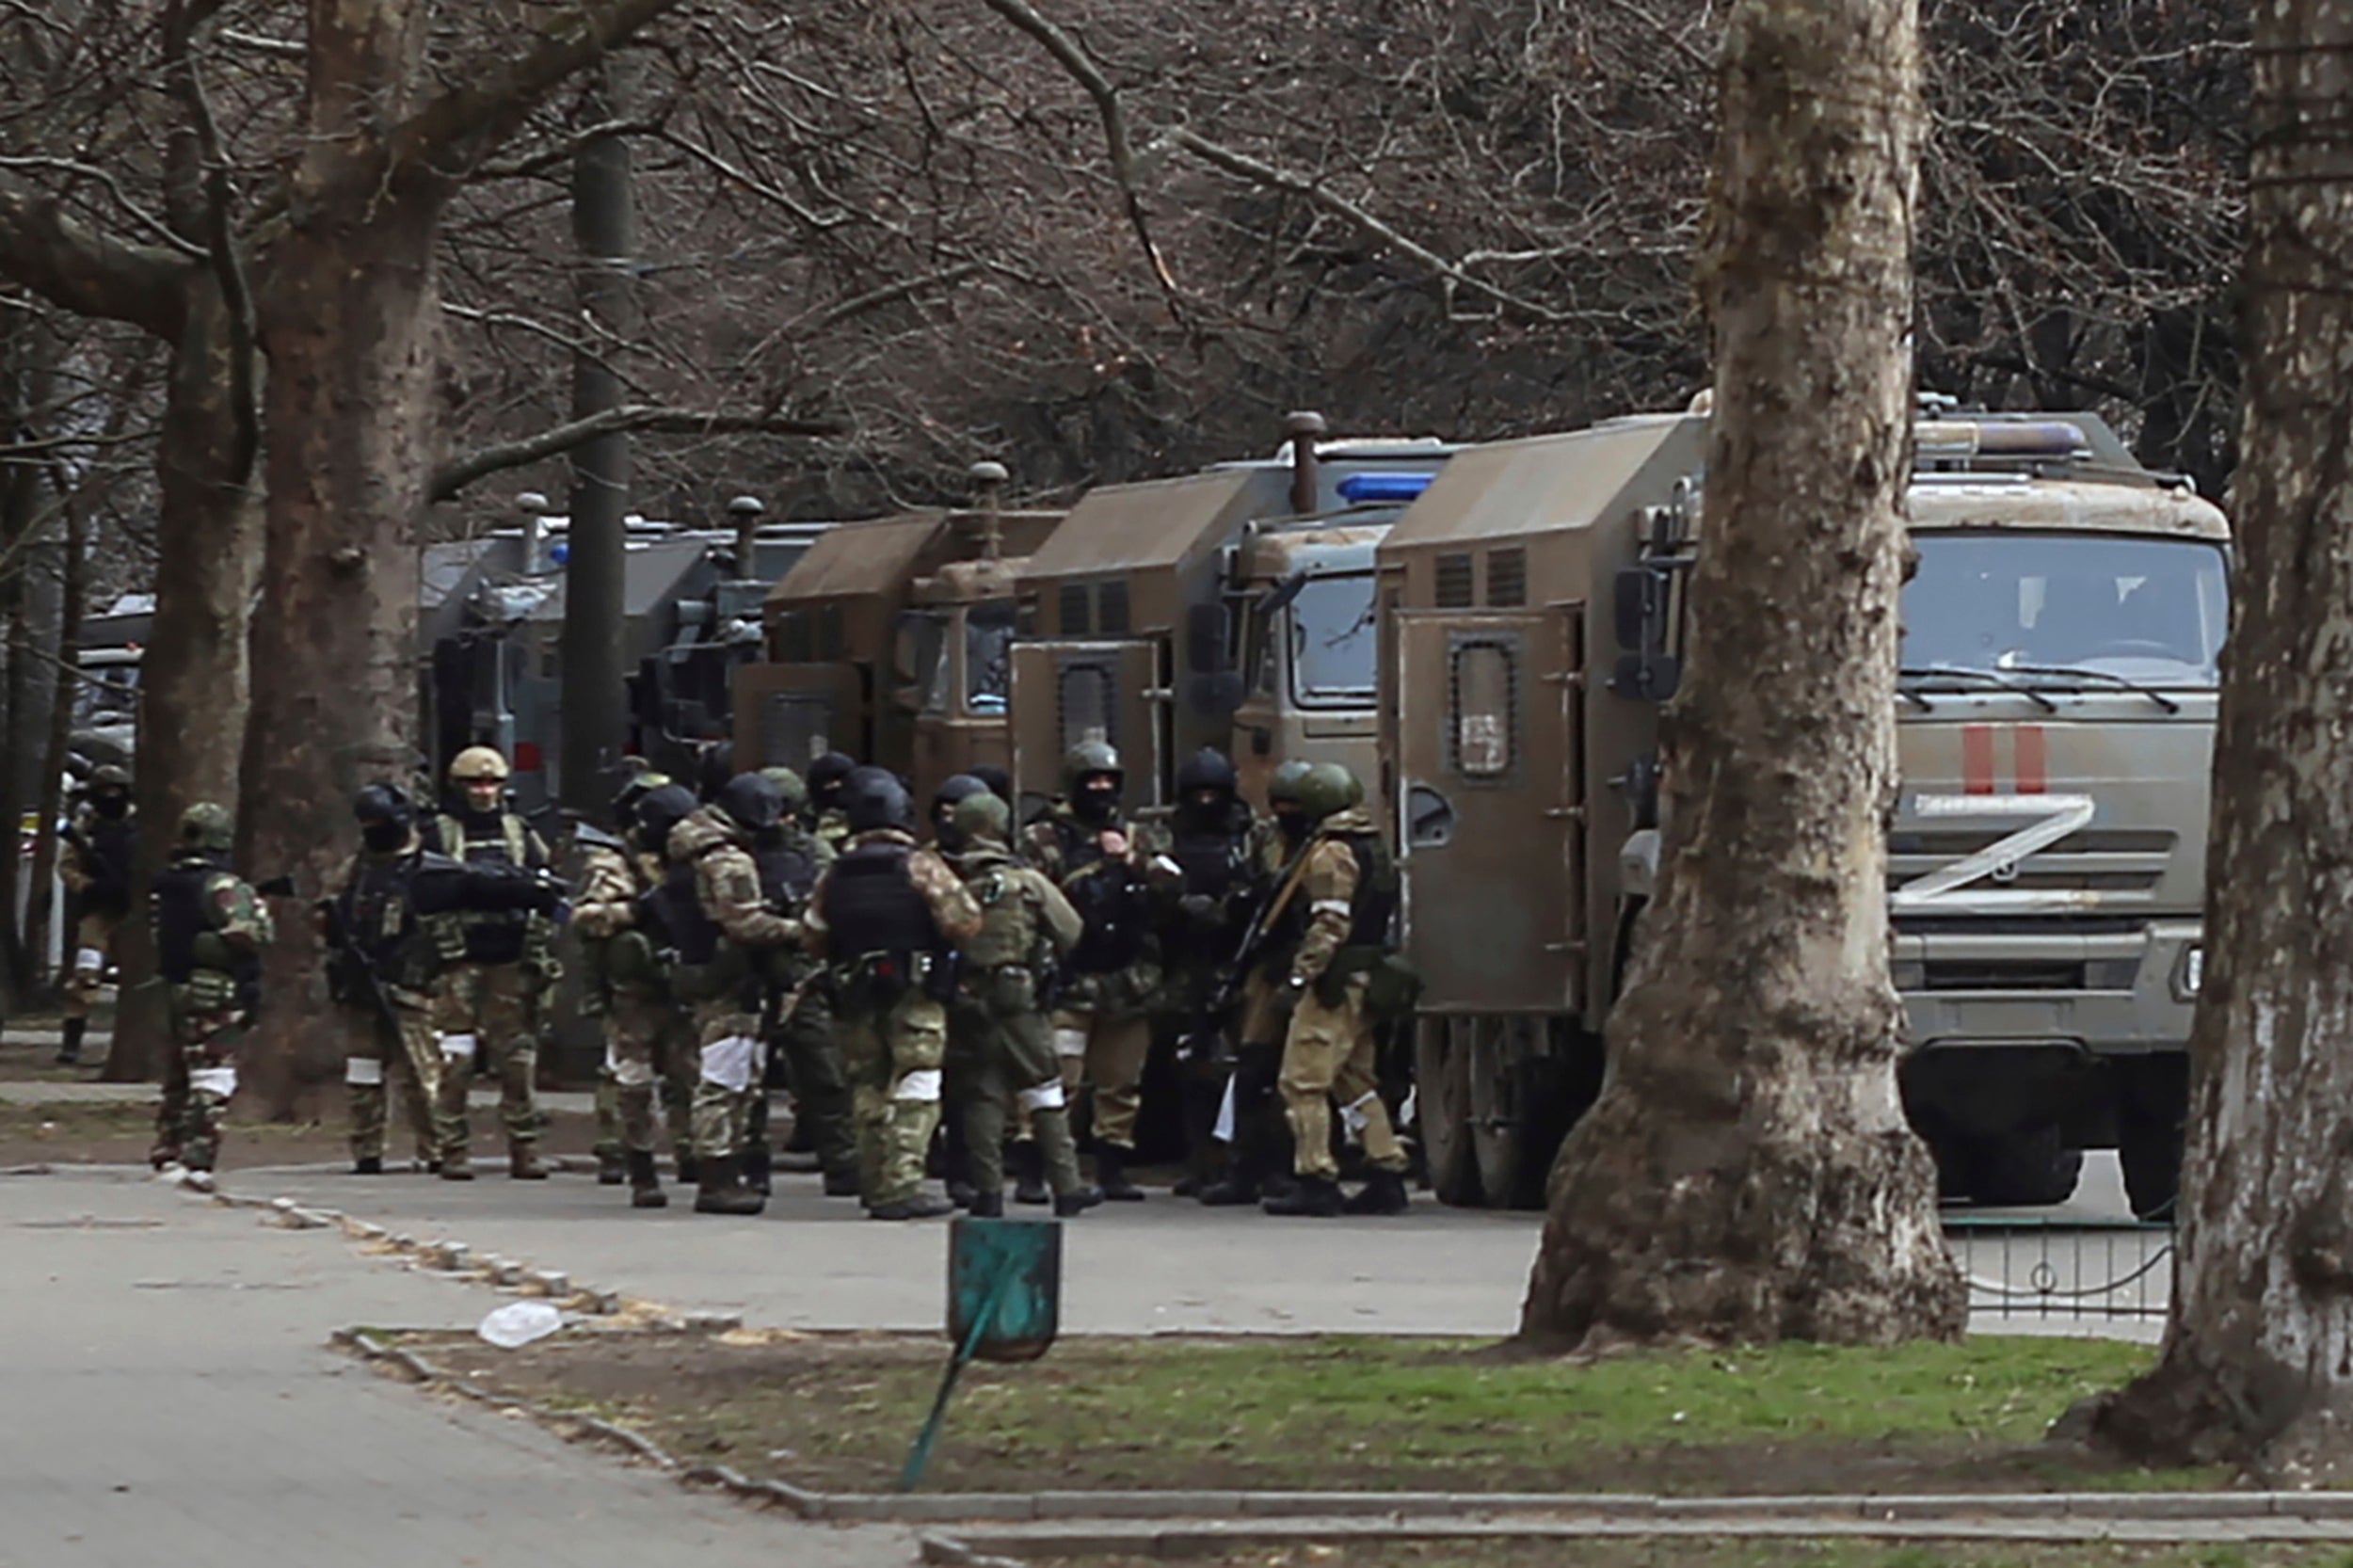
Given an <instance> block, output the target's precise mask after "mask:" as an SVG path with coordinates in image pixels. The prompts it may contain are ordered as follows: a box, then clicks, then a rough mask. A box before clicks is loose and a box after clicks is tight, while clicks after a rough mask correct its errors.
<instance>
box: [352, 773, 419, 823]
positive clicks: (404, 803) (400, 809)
mask: <svg viewBox="0 0 2353 1568" xmlns="http://www.w3.org/2000/svg"><path fill="white" fill-rule="evenodd" d="M351 815H352V818H353V820H354V821H356V822H358V823H359V824H360V826H361V827H373V826H375V825H376V824H379V823H382V824H393V825H397V826H399V827H403V828H406V827H408V826H410V825H411V824H414V823H415V822H416V820H417V808H416V803H415V802H413V801H411V800H410V799H409V798H408V791H406V790H404V789H402V788H401V787H400V786H399V785H397V784H381V783H379V784H366V785H362V786H360V792H359V793H358V794H355V795H353V796H352V797H351Z"/></svg>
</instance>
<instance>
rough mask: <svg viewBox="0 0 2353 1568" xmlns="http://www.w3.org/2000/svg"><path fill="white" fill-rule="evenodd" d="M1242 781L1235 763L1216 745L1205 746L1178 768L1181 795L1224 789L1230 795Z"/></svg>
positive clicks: (1178, 783) (1178, 784)
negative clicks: (1197, 791)
mask: <svg viewBox="0 0 2353 1568" xmlns="http://www.w3.org/2000/svg"><path fill="white" fill-rule="evenodd" d="M1240 786H1241V775H1240V774H1237V773H1236V772H1235V771H1234V764H1233V763H1232V762H1231V761H1230V760H1227V758H1226V756H1225V753H1224V752H1222V751H1220V750H1218V749H1217V747H1215V746H1203V747H1202V748H1201V749H1200V750H1199V751H1196V752H1194V753H1193V755H1192V756H1191V757H1188V758H1187V759H1185V765H1184V766H1183V767H1181V768H1178V769H1177V793H1178V794H1180V795H1189V794H1191V793H1193V792H1194V791H1195V790H1223V791H1225V792H1226V793H1227V794H1229V795H1230V794H1232V793H1233V792H1234V791H1235V790H1236V789H1238V788H1239V787H1240Z"/></svg>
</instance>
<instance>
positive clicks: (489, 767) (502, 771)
mask: <svg viewBox="0 0 2353 1568" xmlns="http://www.w3.org/2000/svg"><path fill="white" fill-rule="evenodd" d="M506 773H507V769H506V759H505V758H504V757H501V756H500V755H499V754H498V750H497V748H496V747H494V746H468V747H467V748H466V749H465V750H463V751H461V752H459V753H458V754H457V755H456V756H455V757H453V758H451V759H450V763H449V776H450V779H451V781H452V782H453V783H457V784H472V783H475V782H477V781H479V780H484V779H488V780H491V781H494V782H499V783H504V781H505V779H506Z"/></svg>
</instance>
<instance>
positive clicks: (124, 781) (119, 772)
mask: <svg viewBox="0 0 2353 1568" xmlns="http://www.w3.org/2000/svg"><path fill="white" fill-rule="evenodd" d="M89 783H90V788H91V789H93V790H128V789H129V788H130V787H131V770H130V769H128V768H126V767H122V766H120V765H119V764H117V763H114V762H107V763H104V764H102V765H101V766H100V767H99V769H98V771H97V772H96V773H93V774H91V775H90V776H89Z"/></svg>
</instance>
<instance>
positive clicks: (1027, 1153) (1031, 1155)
mask: <svg viewBox="0 0 2353 1568" xmlns="http://www.w3.org/2000/svg"><path fill="white" fill-rule="evenodd" d="M1013 1164H1014V1177H1015V1180H1014V1188H1013V1201H1014V1202H1016V1203H1041V1204H1042V1203H1052V1202H1053V1201H1054V1194H1053V1193H1051V1192H1048V1191H1047V1190H1046V1151H1045V1150H1044V1149H1042V1148H1039V1147H1038V1146H1037V1140H1035V1139H1031V1140H1029V1141H1027V1142H1025V1143H1019V1144H1015V1145H1014V1146H1013Z"/></svg>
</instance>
